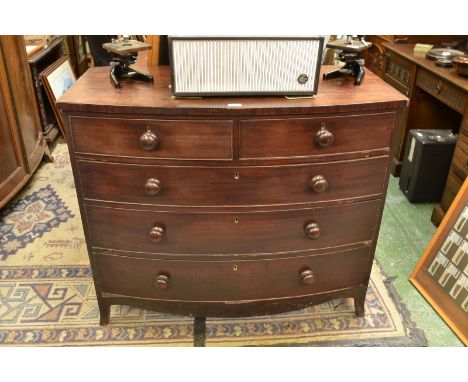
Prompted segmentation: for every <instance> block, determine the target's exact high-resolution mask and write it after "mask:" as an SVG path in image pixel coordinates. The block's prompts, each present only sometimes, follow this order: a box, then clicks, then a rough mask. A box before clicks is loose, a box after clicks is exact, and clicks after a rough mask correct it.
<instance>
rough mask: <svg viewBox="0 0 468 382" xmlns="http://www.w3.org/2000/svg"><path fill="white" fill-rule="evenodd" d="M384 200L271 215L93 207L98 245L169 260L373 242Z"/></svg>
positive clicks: (94, 238)
mask: <svg viewBox="0 0 468 382" xmlns="http://www.w3.org/2000/svg"><path fill="white" fill-rule="evenodd" d="M380 203H381V201H380V200H372V201H367V202H359V203H353V204H348V205H343V206H333V207H320V208H309V209H298V210H282V211H268V212H232V213H227V212H212V213H209V212H208V213H207V212H200V213H196V212H185V213H184V212H156V211H138V210H130V209H120V208H118V209H117V208H107V207H98V206H87V207H86V215H87V220H88V225H89V231H90V236H91V240H92V245H93V246H95V247H100V248H110V249H116V250H127V251H142V252H150V253H168V254H173V253H174V254H177V253H179V254H180V253H182V254H250V253H277V252H289V251H303V250H309V249H321V248H327V247H335V246H341V245H347V244H352V243H359V242H367V241H370V240H372V239H373V237H374V231H375V228H376V225H377V221H378V216H379V212H380Z"/></svg>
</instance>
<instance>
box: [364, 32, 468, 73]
mask: <svg viewBox="0 0 468 382" xmlns="http://www.w3.org/2000/svg"><path fill="white" fill-rule="evenodd" d="M366 40H367V41H369V42H371V43H372V46H371V47H370V48H369V49H368V50H366V51H364V58H365V62H366V67H367V68H368V69H369V70H371V71H372V72H374V73H375V74H377V75H378V76H379V77H380V78H384V75H385V67H384V62H385V46H384V43H386V42H398V43H403V42H404V43H406V44H417V43H420V44H431V45H434V44H437V45H440V44H441V43H446V42H449V43H454V44H457V43H461V42H463V41H464V38H463V36H450V35H440V36H438V35H367V36H366Z"/></svg>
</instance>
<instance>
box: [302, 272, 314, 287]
mask: <svg viewBox="0 0 468 382" xmlns="http://www.w3.org/2000/svg"><path fill="white" fill-rule="evenodd" d="M299 278H300V279H301V281H302V283H303V284H304V285H312V284H314V283H315V275H314V272H312V271H311V270H310V269H309V268H306V269H304V270H302V271H301V273H300V274H299Z"/></svg>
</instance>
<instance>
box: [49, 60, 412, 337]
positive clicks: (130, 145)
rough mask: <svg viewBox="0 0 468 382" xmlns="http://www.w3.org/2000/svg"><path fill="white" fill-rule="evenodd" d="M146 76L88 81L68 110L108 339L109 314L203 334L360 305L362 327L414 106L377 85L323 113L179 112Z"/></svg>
mask: <svg viewBox="0 0 468 382" xmlns="http://www.w3.org/2000/svg"><path fill="white" fill-rule="evenodd" d="M142 69H144V70H145V71H146V72H148V73H149V74H151V75H153V76H154V78H155V83H154V84H151V83H150V84H148V83H143V82H136V81H135V82H125V83H124V84H123V86H122V88H121V89H118V90H117V89H114V87H113V86H112V85H111V83H110V82H109V69H108V68H92V69H90V70H89V71H88V72H86V73H85V74H84V75H83V76H82V77H81V78H80V79H79V80H78V81H77V83H76V84H75V85H74V86H73V87H72V88H71V89H70V90H69V91H68V92H67V93H66V94H65V95H64V96H62V97H61V98H60V99H59V101H58V106H59V108H60V109H62V111H63V115H64V120H65V129H66V134H67V139H68V144H69V147H70V154H71V160H72V166H73V172H74V176H75V180H76V187H77V192H78V197H79V202H80V208H81V216H82V219H83V224H84V228H85V235H86V240H87V244H88V250H89V255H90V261H91V264H92V268H93V275H94V279H95V285H96V290H97V297H98V301H99V307H100V312H101V324H107V322H108V320H109V307H110V306H111V305H112V304H129V305H137V306H142V307H146V308H150V309H155V310H158V311H160V312H168V313H173V314H184V315H193V316H195V317H199V318H202V317H206V316H243V315H263V314H273V313H278V312H284V311H288V310H295V309H300V308H302V307H305V306H308V305H311V304H317V303H320V302H323V301H326V300H329V299H333V298H337V297H352V298H354V300H355V307H356V312H357V314H358V315H363V314H364V299H365V295H366V290H367V284H368V281H369V275H370V270H371V266H372V260H373V257H374V250H375V245H376V239H377V236H378V231H379V225H380V219H381V215H382V210H383V206H384V199H385V193H386V186H387V182H388V176H389V167H390V162H391V156H390V153H391V149H392V145H393V141H394V132H395V131H396V128H395V127H397V126H398V125H399V123H400V117H401V113H402V109H403V108H404V106H405V105H406V102H407V100H406V98H405V97H404V96H402V95H400V94H399V93H398V92H397V91H396V90H394V89H393V88H392V87H391V86H389V85H388V84H386V83H385V82H384V81H382V80H381V79H380V78H378V77H377V76H375V75H373V74H372V73H368V76H367V77H366V81H365V82H364V84H363V85H362V86H359V87H357V86H354V85H353V82H352V81H347V80H343V79H338V80H331V81H326V82H321V84H320V86H319V92H318V96H317V98H316V99H313V100H311V99H295V100H287V99H285V98H284V97H264V98H213V99H173V98H172V97H171V93H170V89H169V88H168V85H169V84H170V77H169V68H168V67H164V66H159V67H145V68H142ZM326 70H330V68H329V67H328V68H324V71H326ZM203 325H204V323H203V320H202V319H200V320H198V321H197V322H196V326H197V327H199V328H200V327H203Z"/></svg>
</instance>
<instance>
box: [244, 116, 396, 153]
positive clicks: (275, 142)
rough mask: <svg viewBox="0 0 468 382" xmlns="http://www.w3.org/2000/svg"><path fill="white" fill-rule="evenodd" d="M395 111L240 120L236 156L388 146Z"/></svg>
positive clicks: (344, 151) (375, 148) (352, 149)
mask: <svg viewBox="0 0 468 382" xmlns="http://www.w3.org/2000/svg"><path fill="white" fill-rule="evenodd" d="M394 119H395V113H381V114H362V115H348V116H335V117H317V118H288V119H252V120H243V121H241V122H240V153H239V155H240V158H241V159H260V158H262V159H275V158H293V157H310V158H313V157H318V156H324V155H332V156H336V155H339V154H344V153H355V152H362V151H369V150H377V149H388V148H389V147H390V140H391V134H392V129H393V124H394Z"/></svg>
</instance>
